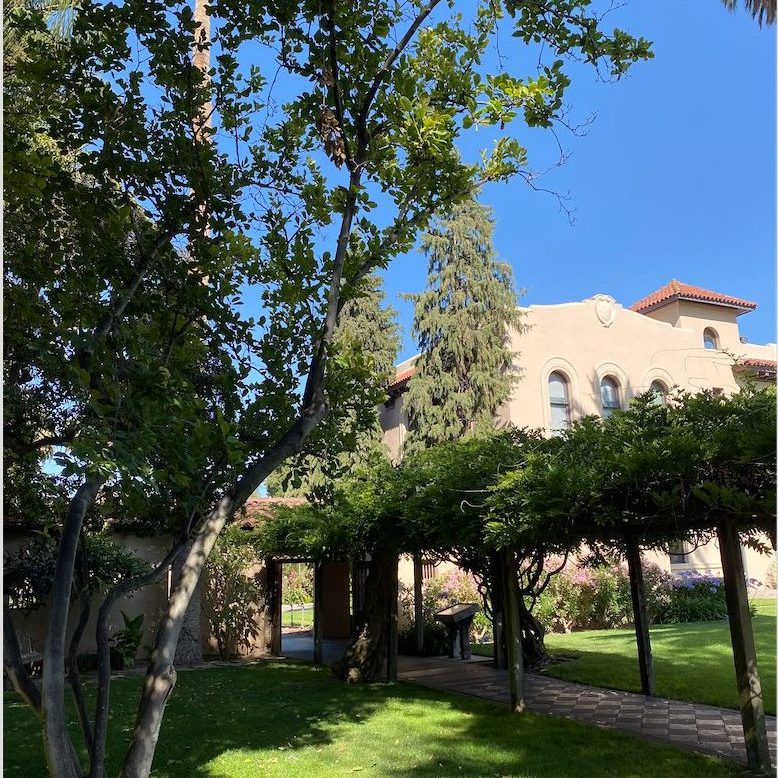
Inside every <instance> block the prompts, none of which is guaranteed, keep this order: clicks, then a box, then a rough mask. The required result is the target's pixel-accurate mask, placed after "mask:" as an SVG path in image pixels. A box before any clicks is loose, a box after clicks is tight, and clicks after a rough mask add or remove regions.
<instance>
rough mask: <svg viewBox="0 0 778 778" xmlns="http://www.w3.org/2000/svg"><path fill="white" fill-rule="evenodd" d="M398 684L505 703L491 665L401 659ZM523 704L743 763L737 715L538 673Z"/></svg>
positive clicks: (504, 683)
mask: <svg viewBox="0 0 778 778" xmlns="http://www.w3.org/2000/svg"><path fill="white" fill-rule="evenodd" d="M398 671H399V679H400V680H401V681H406V682H409V683H417V684H420V685H421V686H428V687H430V688H432V689H440V690H442V691H446V692H454V693H458V694H468V695H471V696H474V697H483V698H485V699H488V700H494V701H497V702H505V703H507V702H508V673H507V671H506V670H497V669H496V668H495V667H494V666H493V665H492V664H491V662H490V661H488V660H484V659H479V658H476V657H474V658H473V659H472V660H471V661H469V662H463V661H461V660H457V659H444V658H440V657H430V658H420V657H407V656H401V657H399V661H398ZM524 692H525V694H524V699H525V702H526V705H527V709H528V710H530V711H533V712H535V713H548V714H551V715H552V716H564V717H565V718H570V719H575V720H576V721H582V722H584V723H587V724H593V725H595V726H599V727H605V728H614V729H623V730H627V731H628V732H633V733H635V734H638V735H641V736H642V737H647V738H650V739H652V740H660V741H663V742H666V743H672V744H673V745H676V746H680V747H681V748H688V749H691V750H694V751H702V752H704V753H708V754H715V755H717V756H724V757H728V758H730V759H735V760H737V761H740V762H745V761H746V751H745V744H744V741H743V727H742V725H741V722H740V713H739V712H738V711H736V710H731V709H729V708H715V707H713V706H711V705H696V704H692V703H688V702H678V701H676V700H666V699H663V698H661V697H644V696H643V695H642V694H633V693H632V692H620V691H614V690H612V689H602V688H599V687H596V686H586V685H585V684H580V683H572V682H570V681H561V680H559V679H557V678H549V677H547V676H544V675H540V674H538V673H527V675H526V676H525V689H524ZM767 728H768V733H769V737H770V753H771V755H772V762H773V765H775V764H776V719H775V717H774V716H768V717H767Z"/></svg>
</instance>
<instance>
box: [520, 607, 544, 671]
mask: <svg viewBox="0 0 778 778" xmlns="http://www.w3.org/2000/svg"><path fill="white" fill-rule="evenodd" d="M517 599H518V605H519V624H520V625H521V653H522V656H523V658H524V667H538V666H539V665H542V664H544V663H545V661H546V659H547V657H548V654H547V653H546V644H545V637H546V628H545V627H544V626H543V625H542V624H541V623H540V622H539V621H538V620H537V619H536V618H535V616H534V614H533V613H532V612H531V611H530V610H529V609H528V608H527V606H526V604H525V603H524V598H523V597H522V596H521V594H518V595H517Z"/></svg>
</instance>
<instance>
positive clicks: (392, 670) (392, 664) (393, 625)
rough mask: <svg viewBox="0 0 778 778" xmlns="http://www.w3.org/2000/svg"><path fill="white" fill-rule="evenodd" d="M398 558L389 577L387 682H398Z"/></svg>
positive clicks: (395, 558) (395, 559)
mask: <svg viewBox="0 0 778 778" xmlns="http://www.w3.org/2000/svg"><path fill="white" fill-rule="evenodd" d="M398 561H399V560H398V558H397V556H396V555H395V556H394V561H393V564H392V565H391V566H390V570H389V576H390V585H389V630H388V645H387V651H386V680H387V681H396V680H397V600H398V598H399V596H400V582H399V579H398V577H397V563H398Z"/></svg>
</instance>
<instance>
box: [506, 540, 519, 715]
mask: <svg viewBox="0 0 778 778" xmlns="http://www.w3.org/2000/svg"><path fill="white" fill-rule="evenodd" d="M501 556H502V560H501V561H502V565H501V566H502V581H503V587H502V588H503V597H504V603H503V604H504V614H505V624H504V627H505V645H506V649H507V658H508V679H509V686H510V695H511V702H510V705H511V711H513V712H514V713H521V712H522V711H523V710H524V656H523V653H522V650H521V626H520V624H519V592H518V581H517V579H516V554H515V553H514V551H513V549H508V548H506V549H503V551H502V552H501Z"/></svg>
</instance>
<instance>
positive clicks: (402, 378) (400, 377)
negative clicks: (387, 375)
mask: <svg viewBox="0 0 778 778" xmlns="http://www.w3.org/2000/svg"><path fill="white" fill-rule="evenodd" d="M415 372H416V368H415V367H409V368H407V369H406V370H403V371H401V372H400V373H397V375H396V376H395V377H394V381H392V382H391V383H390V384H389V385H388V386H387V387H386V390H387V391H388V392H391V391H392V390H394V389H400V388H401V387H402V386H403V385H404V384H405V383H406V382H407V381H408V379H409V378H410V377H411V376H412V375H413V374H414V373H415Z"/></svg>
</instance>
